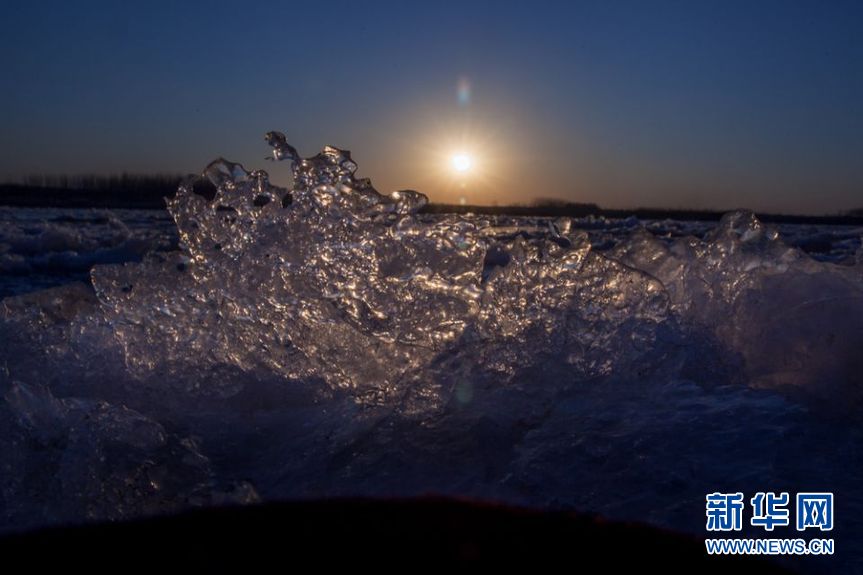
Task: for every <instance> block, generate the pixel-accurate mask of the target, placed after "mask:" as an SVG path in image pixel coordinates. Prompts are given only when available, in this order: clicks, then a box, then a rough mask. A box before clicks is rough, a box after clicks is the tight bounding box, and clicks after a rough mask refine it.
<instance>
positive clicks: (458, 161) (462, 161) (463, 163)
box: [451, 152, 473, 174]
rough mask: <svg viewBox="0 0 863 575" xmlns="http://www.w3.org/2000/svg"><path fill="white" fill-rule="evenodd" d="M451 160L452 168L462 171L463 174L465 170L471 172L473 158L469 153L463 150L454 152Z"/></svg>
mask: <svg viewBox="0 0 863 575" xmlns="http://www.w3.org/2000/svg"><path fill="white" fill-rule="evenodd" d="M451 162H452V168H453V169H454V170H455V171H456V172H460V173H462V174H463V173H465V172H469V171H470V169H471V168H472V167H473V159H472V158H471V157H470V156H469V155H467V154H465V153H462V152H459V153H458V154H454V155H453V157H452V159H451Z"/></svg>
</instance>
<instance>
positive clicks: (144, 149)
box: [0, 1, 863, 213]
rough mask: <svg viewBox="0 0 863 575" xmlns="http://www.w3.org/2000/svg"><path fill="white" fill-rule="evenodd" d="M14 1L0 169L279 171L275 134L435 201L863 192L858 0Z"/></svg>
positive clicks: (706, 200)
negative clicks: (464, 164)
mask: <svg viewBox="0 0 863 575" xmlns="http://www.w3.org/2000/svg"><path fill="white" fill-rule="evenodd" d="M2 9H3V14H4V17H3V19H2V21H0V64H2V66H3V70H4V71H5V74H4V79H3V85H2V90H0V111H2V112H0V113H2V114H3V116H2V117H3V126H4V127H3V130H2V131H0V178H12V179H15V178H18V177H20V176H22V175H24V174H28V173H33V172H37V173H78V172H97V173H107V172H121V171H129V172H151V171H152V172H184V173H185V172H196V171H200V170H201V169H202V168H203V167H204V166H205V165H206V163H207V162H209V161H210V160H212V159H214V158H216V157H218V156H224V157H226V158H228V159H232V160H236V161H241V162H243V163H244V164H245V165H246V167H247V168H261V167H264V168H267V167H270V168H273V166H272V165H271V164H269V163H266V164H265V162H264V160H263V158H264V156H266V155H267V151H268V150H267V148H266V146H265V144H264V142H263V134H264V133H265V132H266V131H268V130H273V129H276V130H280V131H283V132H285V133H286V135H287V137H288V140H289V141H290V142H291V143H293V144H294V145H295V146H296V147H297V148H298V149H299V150H300V151H301V152H302V153H303V154H305V155H312V154H313V153H315V152H317V151H318V150H319V149H320V148H321V147H322V146H323V145H325V144H331V145H335V146H338V147H343V148H348V149H351V150H352V151H353V154H354V158H355V159H356V160H357V162H358V163H359V165H360V172H361V174H362V175H364V176H369V177H371V178H372V180H373V182H374V184H375V185H376V187H378V189H379V190H381V191H382V192H389V191H392V190H394V189H398V188H413V189H419V190H420V191H423V192H425V193H427V194H429V195H430V196H431V197H432V199H433V200H438V201H458V200H459V199H461V198H465V200H466V201H468V202H478V203H491V202H498V203H509V202H529V201H531V200H532V199H533V198H535V197H559V198H564V199H570V200H573V201H586V202H596V203H598V204H600V205H603V206H609V207H633V206H665V207H692V208H705V207H706V208H719V209H728V208H734V207H751V208H755V209H761V210H779V211H787V212H809V213H824V212H836V211H841V210H844V209H848V208H853V207H861V206H863V35H861V34H860V30H861V29H863V3H859V2H790V1H789V2H767V1H756V2H729V1H725V2H706V1H705V2H614V1H608V2H541V1H532V2H518V3H515V2H513V3H508V2H466V1H464V2H437V3H414V2H339V1H329V2H315V3H312V2H302V3H299V2H298V3H293V2H277V3H268V2H256V3H253V4H252V3H237V2H235V3H227V2H225V3H194V2H186V3H178V2H165V3H159V2H150V3H146V4H135V5H131V3H119V2H112V3H107V2H105V3H98V2H63V3H60V2H58V3H53V2H42V3H22V2H14V3H13V2H3V6H2ZM460 83H461V84H462V85H468V86H469V87H470V90H469V94H470V98H469V102H465V101H460V100H459V98H458V87H459V85H460ZM463 95H464V94H463ZM458 152H464V153H469V154H470V155H471V157H472V158H473V160H474V166H473V169H472V170H471V171H470V172H468V173H466V174H457V173H454V172H453V170H452V169H451V166H450V165H449V158H450V157H451V156H452V155H453V154H455V153H458ZM273 172H274V177H275V178H276V179H279V178H284V176H285V173H286V169H285V167H284V166H276V167H275V168H274V169H273Z"/></svg>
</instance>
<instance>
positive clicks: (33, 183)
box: [0, 173, 183, 208]
mask: <svg viewBox="0 0 863 575" xmlns="http://www.w3.org/2000/svg"><path fill="white" fill-rule="evenodd" d="M182 178H183V177H182V176H180V175H179V174H127V173H124V174H111V175H96V174H61V175H52V174H31V175H29V176H25V177H23V178H21V179H20V180H19V181H18V182H7V183H5V184H0V204H2V205H7V206H34V207H98V208H127V207H128V208H163V207H165V198H166V197H173V195H174V194H175V193H176V191H177V187H178V186H179V184H180V181H181V180H182Z"/></svg>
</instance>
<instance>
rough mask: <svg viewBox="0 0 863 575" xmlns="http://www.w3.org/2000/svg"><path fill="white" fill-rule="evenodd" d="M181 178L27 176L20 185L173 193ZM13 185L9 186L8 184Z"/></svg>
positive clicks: (161, 176) (144, 176)
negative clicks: (168, 191) (167, 191)
mask: <svg viewBox="0 0 863 575" xmlns="http://www.w3.org/2000/svg"><path fill="white" fill-rule="evenodd" d="M182 178H183V176H181V175H179V174H127V173H122V174H109V175H98V174H30V175H29V176H24V177H23V178H22V179H21V181H20V182H19V183H20V184H22V185H24V186H28V187H31V188H53V189H58V190H82V191H116V192H127V191H128V192H143V191H161V192H164V191H166V190H171V191H172V192H173V191H176V189H177V186H178V185H179V183H180V181H181V180H182ZM9 184H12V185H14V184H13V183H11V182H10V183H9Z"/></svg>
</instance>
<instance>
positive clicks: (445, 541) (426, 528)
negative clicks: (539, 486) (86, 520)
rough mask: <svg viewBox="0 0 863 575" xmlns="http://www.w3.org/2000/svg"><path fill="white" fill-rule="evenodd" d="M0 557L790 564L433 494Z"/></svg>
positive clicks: (105, 564)
mask: <svg viewBox="0 0 863 575" xmlns="http://www.w3.org/2000/svg"><path fill="white" fill-rule="evenodd" d="M0 556H2V557H3V558H4V561H5V562H6V563H7V564H13V565H14V564H15V563H14V561H15V560H16V559H21V560H22V563H21V564H22V565H27V566H28V567H29V568H30V570H33V571H34V572H37V571H38V572H45V571H43V570H42V569H40V568H41V567H55V568H62V569H64V572H68V570H69V569H70V568H73V569H74V568H76V567H81V568H82V570H86V572H90V573H92V572H105V571H110V572H112V573H124V572H129V571H152V572H162V571H165V569H166V568H167V569H169V570H170V572H181V570H183V569H189V572H190V573H192V572H194V573H206V572H214V571H215V572H235V573H254V572H263V571H269V572H292V571H296V570H297V569H298V568H300V569H304V567H303V566H311V567H322V566H325V565H329V564H333V563H350V564H353V565H367V566H374V567H377V566H387V565H391V566H400V567H403V568H405V569H408V570H414V569H416V568H418V567H420V568H421V567H424V566H428V565H430V564H464V563H484V564H499V565H506V566H511V565H526V564H529V565H531V567H537V566H543V565H548V566H552V565H554V566H558V567H562V568H564V569H565V570H566V571H569V572H573V573H585V572H586V573H594V572H612V573H613V572H631V573H645V572H647V571H646V569H647V567H648V566H655V567H654V568H655V569H656V570H657V571H658V572H661V573H699V574H700V573H723V574H726V575H727V574H728V573H733V574H734V575H740V574H743V573H760V574H769V573H789V572H790V571H786V570H784V569H782V568H780V567H778V566H776V565H774V564H772V563H769V562H767V561H764V560H761V559H758V558H747V557H710V556H707V555H706V552H705V550H704V543H703V541H701V540H699V539H697V538H693V537H687V536H683V535H679V534H675V533H671V532H668V531H664V530H661V529H657V528H653V527H648V526H645V525H640V524H630V523H620V522H611V521H605V520H602V519H599V518H596V517H593V516H588V515H581V514H574V513H564V512H539V511H529V510H524V509H518V508H512V507H505V506H498V505H490V504H479V503H474V502H466V501H457V500H452V499H438V498H425V499H411V500H369V499H344V500H326V501H308V502H288V503H272V504H266V505H253V506H248V507H226V508H210V509H201V510H196V511H191V512H187V513H183V514H180V515H176V516H171V517H159V518H152V519H144V520H139V521H132V522H123V523H111V524H97V525H87V526H80V527H70V528H52V529H46V530H42V531H36V532H32V533H24V534H15V535H11V536H6V537H5V538H2V539H0ZM10 561H12V563H10ZM609 569H610V570H611V571H608V570H609ZM623 569H625V571H620V570H623ZM651 570H653V569H651ZM165 572H168V571H165Z"/></svg>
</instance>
